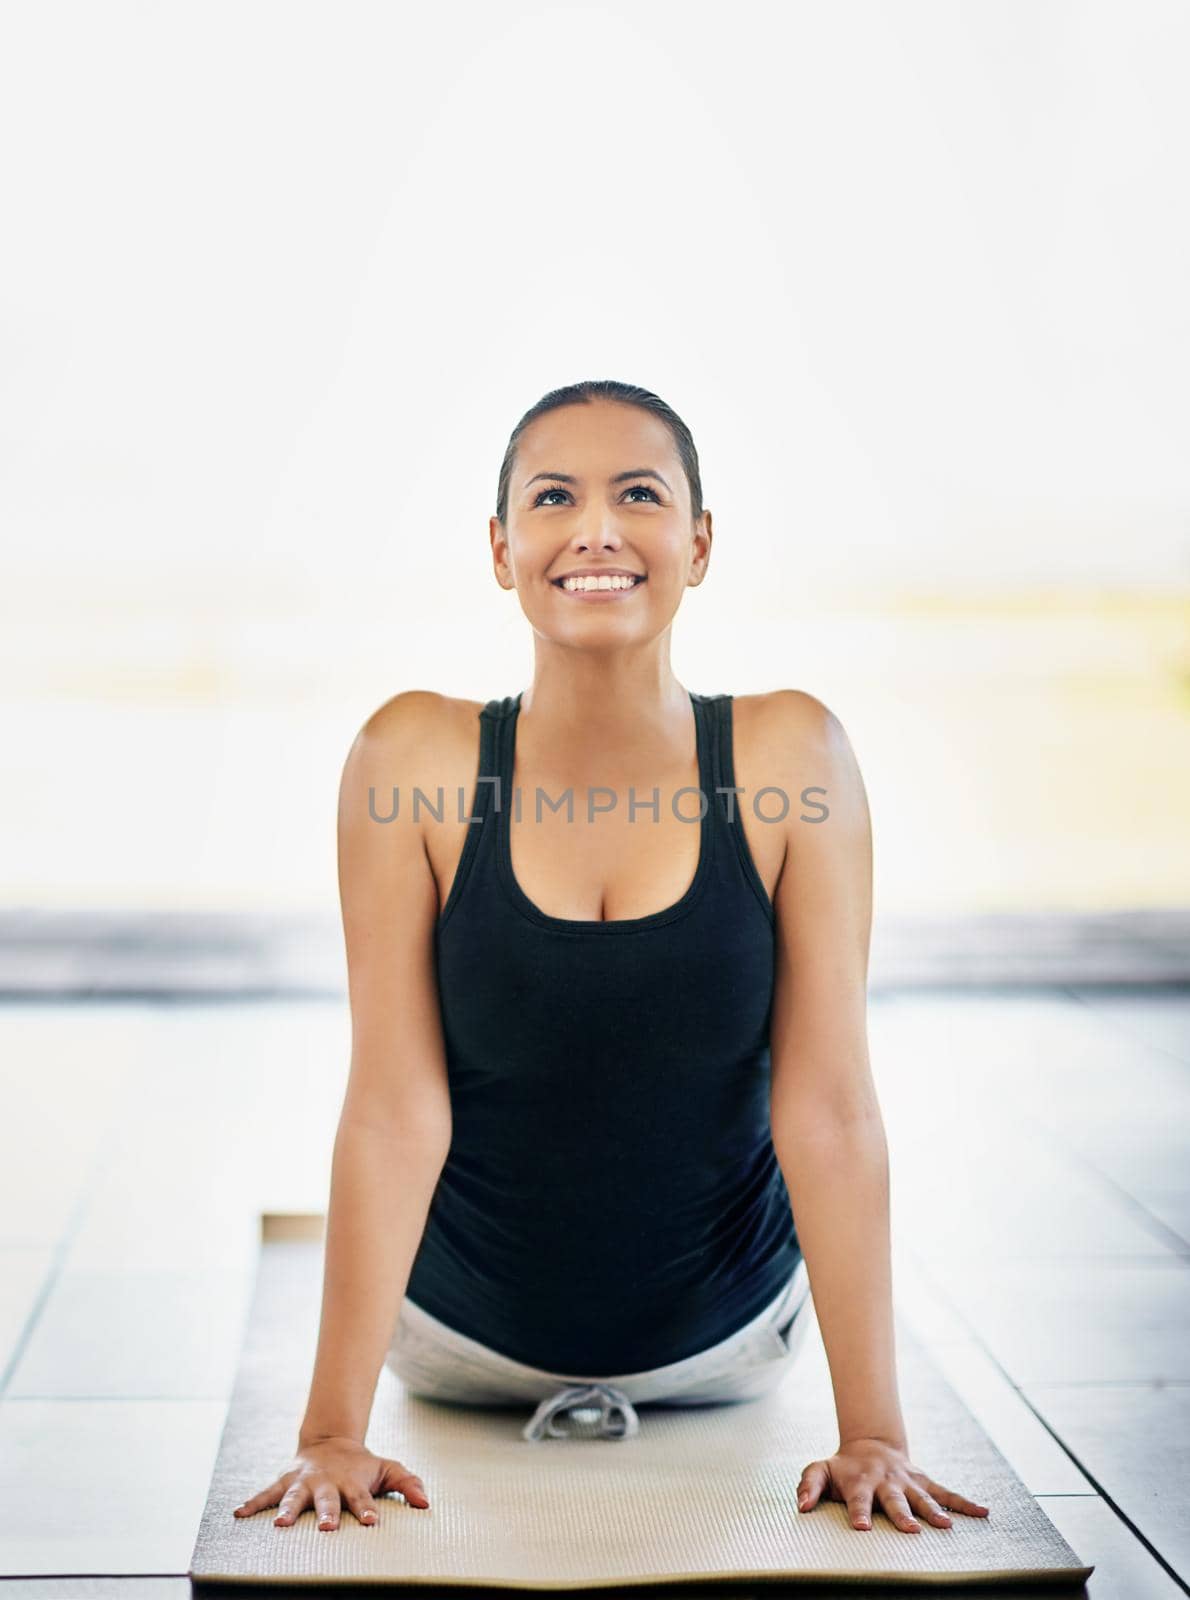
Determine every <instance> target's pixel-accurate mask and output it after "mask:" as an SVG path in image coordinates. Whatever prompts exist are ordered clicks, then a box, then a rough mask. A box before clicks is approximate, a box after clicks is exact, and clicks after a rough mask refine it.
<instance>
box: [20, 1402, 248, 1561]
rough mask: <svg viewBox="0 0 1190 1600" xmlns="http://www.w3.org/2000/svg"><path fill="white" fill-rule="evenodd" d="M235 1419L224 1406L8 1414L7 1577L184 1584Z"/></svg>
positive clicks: (36, 1407) (60, 1406)
mask: <svg viewBox="0 0 1190 1600" xmlns="http://www.w3.org/2000/svg"><path fill="white" fill-rule="evenodd" d="M226 1416H227V1406H226V1404H225V1403H224V1402H220V1401H188V1402H187V1401H154V1402H145V1401H103V1400H88V1401H60V1400H45V1401H33V1400H4V1401H3V1402H0V1504H2V1505H3V1507H4V1516H3V1517H2V1518H0V1575H3V1576H5V1577H37V1576H40V1575H47V1574H54V1573H101V1574H125V1575H135V1574H136V1573H152V1574H171V1573H174V1574H184V1573H186V1572H187V1571H188V1570H189V1566H190V1556H191V1553H192V1552H193V1549H194V1540H195V1536H196V1535H197V1532H198V1524H199V1520H200V1518H201V1516H202V1511H203V1506H204V1505H205V1503H206V1494H207V1488H208V1485H209V1483H210V1478H211V1473H212V1471H213V1469H214V1465H215V1457H216V1454H217V1451H218V1445H219V1438H220V1435H221V1433H222V1431H223V1423H224V1421H225V1419H226ZM0 1593H2V1591H0Z"/></svg>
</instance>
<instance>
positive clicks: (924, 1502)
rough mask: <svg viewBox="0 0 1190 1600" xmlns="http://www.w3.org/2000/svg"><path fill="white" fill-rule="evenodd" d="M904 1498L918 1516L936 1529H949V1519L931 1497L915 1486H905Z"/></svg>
mask: <svg viewBox="0 0 1190 1600" xmlns="http://www.w3.org/2000/svg"><path fill="white" fill-rule="evenodd" d="M905 1498H906V1499H907V1500H908V1501H909V1504H910V1505H911V1506H912V1507H913V1509H914V1511H916V1512H917V1513H918V1514H919V1516H923V1517H925V1518H926V1519H927V1521H929V1522H932V1523H933V1524H934V1526H935V1527H936V1528H949V1527H950V1525H951V1522H950V1518H949V1517H948V1516H947V1515H946V1512H945V1511H943V1509H942V1507H941V1506H940V1505H939V1504H938V1502H937V1501H936V1500H935V1499H934V1498H933V1496H932V1495H928V1494H927V1493H926V1492H925V1490H924V1489H919V1488H918V1486H917V1484H915V1483H910V1484H906V1486H905Z"/></svg>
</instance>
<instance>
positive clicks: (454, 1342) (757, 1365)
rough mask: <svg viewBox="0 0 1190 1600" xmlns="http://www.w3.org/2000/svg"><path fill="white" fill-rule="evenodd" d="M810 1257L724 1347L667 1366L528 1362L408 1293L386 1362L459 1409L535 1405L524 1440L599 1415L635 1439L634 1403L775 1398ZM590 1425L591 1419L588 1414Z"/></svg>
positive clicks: (799, 1324) (798, 1320)
mask: <svg viewBox="0 0 1190 1600" xmlns="http://www.w3.org/2000/svg"><path fill="white" fill-rule="evenodd" d="M809 1299H810V1283H809V1277H808V1275H807V1272H806V1263H805V1260H804V1259H803V1260H801V1261H799V1262H798V1265H797V1268H796V1270H795V1271H794V1273H793V1276H792V1277H791V1278H790V1280H789V1282H788V1283H787V1284H786V1285H785V1287H784V1288H783V1289H782V1290H781V1293H780V1294H779V1295H778V1296H777V1298H776V1299H775V1300H773V1301H771V1302H770V1304H769V1305H767V1306H766V1307H765V1309H764V1310H763V1311H761V1312H760V1313H759V1315H757V1316H755V1317H753V1319H752V1321H751V1322H749V1323H747V1324H745V1326H744V1327H742V1328H740V1329H738V1330H737V1331H736V1332H735V1333H733V1334H731V1335H730V1336H729V1337H728V1338H726V1339H724V1340H722V1341H721V1342H720V1343H719V1344H716V1345H712V1346H711V1347H710V1348H709V1349H707V1350H700V1351H699V1352H698V1353H697V1354H696V1355H692V1356H687V1357H686V1358H685V1359H684V1360H682V1361H673V1362H670V1363H669V1365H668V1366H664V1367H654V1368H652V1369H651V1370H649V1371H647V1372H627V1373H620V1374H618V1375H613V1376H611V1377H602V1376H601V1377H592V1376H590V1375H587V1374H583V1373H577V1374H576V1373H563V1372H549V1371H547V1370H545V1369H544V1368H541V1367H530V1366H526V1365H525V1364H524V1363H523V1362H520V1361H513V1360H512V1359H511V1358H510V1357H508V1356H504V1355H501V1354H500V1353H499V1352H498V1351H495V1350H490V1349H489V1348H488V1347H487V1345H484V1344H480V1343H479V1342H478V1341H477V1340H475V1339H469V1338H468V1337H467V1335H466V1334H463V1333H458V1332H456V1330H455V1329H453V1328H450V1327H447V1325H446V1324H445V1323H444V1322H439V1321H438V1319H437V1318H436V1317H432V1316H431V1315H430V1314H429V1312H428V1311H425V1310H423V1308H422V1307H421V1306H419V1305H416V1304H415V1303H414V1302H413V1301H412V1300H410V1299H409V1297H408V1296H406V1297H405V1299H404V1300H403V1301H402V1304H401V1310H400V1314H399V1316H398V1318H397V1325H396V1328H395V1330H394V1333H393V1338H392V1342H391V1344H390V1346H389V1349H388V1353H387V1355H386V1356H385V1365H386V1366H387V1367H388V1369H389V1371H390V1372H392V1373H393V1374H394V1375H395V1376H396V1377H398V1378H399V1379H400V1380H401V1382H402V1383H403V1384H404V1385H405V1387H406V1388H407V1389H408V1390H409V1391H410V1393H412V1394H415V1395H418V1396H420V1397H422V1398H423V1399H427V1400H443V1401H447V1402H448V1403H453V1404H457V1405H496V1406H501V1405H505V1406H506V1405H514V1406H515V1405H532V1406H535V1407H536V1410H535V1411H534V1413H533V1416H532V1417H531V1418H530V1420H529V1421H528V1422H527V1423H526V1424H525V1427H524V1430H523V1433H524V1437H525V1438H526V1439H543V1438H547V1437H551V1438H557V1437H560V1436H561V1433H562V1431H563V1430H561V1429H560V1428H559V1427H558V1426H557V1424H556V1423H555V1420H554V1419H555V1418H556V1417H558V1416H559V1415H560V1414H561V1413H562V1412H565V1411H573V1412H574V1413H575V1416H576V1419H577V1418H580V1417H581V1416H582V1414H583V1413H591V1414H594V1412H595V1411H598V1413H599V1421H600V1426H599V1433H600V1434H601V1435H602V1436H604V1437H606V1438H613V1439H622V1438H629V1437H631V1436H632V1435H633V1434H635V1433H636V1432H637V1431H638V1430H639V1426H640V1423H639V1418H638V1417H637V1414H636V1410H635V1407H636V1406H637V1405H640V1404H657V1405H664V1406H694V1405H717V1404H723V1403H732V1402H736V1401H741V1400H756V1399H759V1398H760V1397H761V1396H762V1395H766V1394H770V1393H771V1392H772V1391H773V1390H774V1389H775V1388H776V1387H777V1386H778V1384H780V1383H781V1382H782V1381H783V1380H784V1378H785V1376H786V1375H787V1373H788V1371H789V1367H790V1365H791V1364H792V1362H793V1359H794V1357H795V1356H796V1354H797V1352H798V1350H799V1349H800V1348H801V1344H802V1339H803V1337H804V1335H805V1330H806V1326H807V1324H808V1322H809V1318H808V1317H807V1316H806V1315H805V1311H806V1307H807V1302H808V1301H809ZM585 1420H590V1419H589V1417H588V1418H586V1419H585Z"/></svg>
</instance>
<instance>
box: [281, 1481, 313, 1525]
mask: <svg viewBox="0 0 1190 1600" xmlns="http://www.w3.org/2000/svg"><path fill="white" fill-rule="evenodd" d="M309 1502H310V1487H309V1485H308V1484H307V1483H306V1482H305V1481H304V1480H303V1479H301V1478H299V1479H298V1480H297V1482H296V1483H291V1484H290V1486H289V1488H288V1489H286V1491H285V1493H284V1494H283V1495H282V1496H281V1504H280V1506H279V1507H278V1508H277V1515H276V1516H275V1517H274V1518H273V1526H274V1527H275V1528H285V1527H288V1526H289V1524H290V1523H291V1522H296V1520H297V1519H298V1517H300V1516H301V1514H302V1512H303V1511H304V1510H305V1509H306V1507H307V1505H308V1504H309Z"/></svg>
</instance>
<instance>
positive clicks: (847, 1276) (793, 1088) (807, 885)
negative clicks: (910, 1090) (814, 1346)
mask: <svg viewBox="0 0 1190 1600" xmlns="http://www.w3.org/2000/svg"><path fill="white" fill-rule="evenodd" d="M760 732H761V740H760V750H759V757H760V764H759V767H758V770H759V771H761V772H764V773H766V774H768V773H774V772H775V773H779V774H781V776H779V777H770V776H766V777H765V778H764V780H763V781H764V782H765V783H773V784H779V785H780V786H781V787H782V788H784V789H785V790H786V793H787V795H788V799H789V809H788V812H787V814H786V816H785V818H784V821H783V826H784V828H785V830H786V849H785V860H784V865H783V866H782V869H781V875H780V878H779V880H778V883H777V889H776V894H775V897H774V906H775V909H776V914H777V923H776V930H775V937H776V946H775V962H776V967H775V975H774V992H773V1010H772V1026H771V1056H772V1098H771V1106H772V1135H773V1147H774V1149H775V1151H776V1154H777V1160H778V1162H779V1163H780V1166H781V1171H782V1174H783V1176H784V1178H785V1184H786V1188H787V1189H788V1190H789V1197H790V1203H791V1206H792V1210H793V1216H794V1221H795V1224H796V1227H797V1232H798V1238H799V1240H800V1242H801V1246H802V1251H803V1254H804V1255H805V1258H806V1269H807V1272H808V1275H809V1279H810V1288H811V1291H812V1293H813V1297H814V1308H815V1312H816V1314H817V1317H818V1324H819V1327H820V1328H821V1330H822V1341H823V1345H824V1347H825V1349H826V1354H827V1360H828V1363H829V1366H830V1373H831V1382H832V1386H833V1389H834V1397H835V1409H836V1413H837V1416H838V1423H839V1446H838V1450H837V1451H836V1453H835V1454H834V1455H833V1456H831V1457H829V1458H828V1459H826V1460H822V1461H814V1462H811V1463H810V1464H809V1465H808V1466H807V1467H806V1468H805V1470H804V1472H803V1473H802V1478H801V1482H800V1483H799V1485H798V1507H799V1509H800V1510H803V1511H808V1510H810V1509H811V1508H812V1507H813V1506H814V1505H815V1504H817V1502H818V1501H819V1499H820V1498H822V1496H823V1495H824V1494H825V1495H827V1496H828V1498H833V1499H836V1500H843V1501H845V1502H846V1505H847V1510H848V1514H849V1516H850V1519H851V1522H852V1525H853V1526H854V1527H856V1528H869V1527H871V1519H872V1513H873V1503H874V1502H876V1503H878V1504H879V1505H880V1506H881V1507H882V1508H883V1509H884V1511H885V1512H886V1513H887V1515H888V1517H889V1518H890V1520H891V1521H892V1522H893V1523H894V1525H895V1526H896V1527H898V1528H900V1529H901V1530H902V1531H904V1532H906V1533H919V1532H920V1531H921V1529H920V1524H919V1523H918V1522H917V1521H916V1520H915V1518H914V1515H913V1513H914V1512H917V1513H918V1514H919V1515H920V1516H922V1517H924V1518H926V1519H927V1520H928V1521H930V1522H931V1523H933V1524H935V1525H936V1526H938V1527H948V1526H949V1525H950V1520H951V1519H950V1517H949V1516H948V1515H947V1511H946V1508H949V1509H950V1510H952V1511H958V1512H962V1513H963V1514H965V1515H968V1516H986V1515H987V1507H986V1506H981V1505H978V1504H976V1503H975V1502H974V1501H971V1500H968V1499H966V1498H965V1497H964V1496H963V1495H961V1494H958V1493H956V1492H955V1491H954V1490H952V1489H949V1488H946V1487H944V1486H943V1485H942V1484H939V1483H936V1482H934V1480H933V1479H932V1478H930V1477H928V1476H927V1474H926V1473H925V1472H923V1471H921V1470H919V1468H918V1467H916V1466H915V1465H914V1464H913V1463H912V1462H911V1461H910V1459H909V1455H908V1439H907V1435H906V1429H905V1422H904V1419H903V1417H902V1414H901V1406H900V1401H899V1398H898V1394H897V1378H896V1359H895V1354H894V1342H893V1303H892V1266H891V1249H890V1227H889V1173H888V1146H887V1142H886V1139H885V1132H884V1124H883V1120H882V1118H881V1115H880V1106H879V1103H878V1101H877V1097H876V1089H875V1085H874V1083H873V1081H872V1073H871V1067H870V1064H869V1060H868V1043H867V984H868V949H869V943H870V937H871V926H872V831H871V820H870V816H869V810H868V801H867V795H866V792H865V789H864V784H863V779H862V777H861V775H860V771H859V766H858V764H857V762H856V759H855V755H854V753H853V751H852V749H851V744H850V741H849V740H848V738H847V735H846V733H845V732H844V730H843V727H842V724H841V723H840V722H839V721H838V719H837V718H836V717H835V716H834V714H833V713H832V712H831V711H830V710H829V709H828V708H827V707H826V706H824V705H823V704H822V702H821V701H819V700H816V699H815V698H814V697H813V696H812V695H808V694H803V693H801V692H800V691H798V690H782V691H779V692H778V693H776V694H773V695H771V696H768V697H767V704H766V707H765V713H764V715H763V717H762V719H761V722H760ZM766 809H768V808H766Z"/></svg>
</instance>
